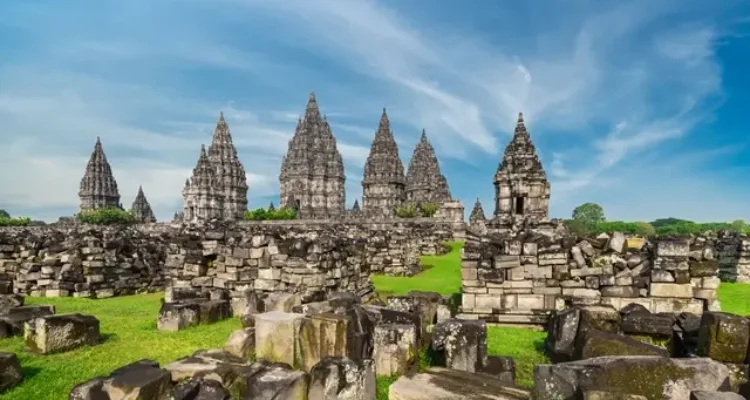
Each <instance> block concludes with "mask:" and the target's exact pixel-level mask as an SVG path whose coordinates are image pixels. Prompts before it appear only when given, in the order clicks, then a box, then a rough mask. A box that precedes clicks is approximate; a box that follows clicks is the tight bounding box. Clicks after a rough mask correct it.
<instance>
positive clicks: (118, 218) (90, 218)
mask: <svg viewBox="0 0 750 400" xmlns="http://www.w3.org/2000/svg"><path fill="white" fill-rule="evenodd" d="M76 218H77V219H78V221H79V222H82V223H84V224H96V225H115V224H132V223H134V222H135V218H134V217H133V214H131V213H130V211H129V210H123V209H121V208H117V207H106V208H99V209H96V210H87V211H83V212H81V213H80V214H78V215H77V216H76Z"/></svg>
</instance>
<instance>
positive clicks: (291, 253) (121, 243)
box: [0, 218, 463, 298]
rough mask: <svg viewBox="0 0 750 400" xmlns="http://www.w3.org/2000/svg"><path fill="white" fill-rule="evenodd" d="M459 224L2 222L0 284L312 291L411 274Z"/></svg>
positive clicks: (36, 292)
mask: <svg viewBox="0 0 750 400" xmlns="http://www.w3.org/2000/svg"><path fill="white" fill-rule="evenodd" d="M462 229H463V224H458V223H449V222H444V221H441V220H437V219H429V218H418V219H408V220H405V219H394V220H367V219H362V220H344V221H343V222H341V223H338V222H333V221H331V220H305V221H300V220H294V221H262V222H240V223H236V224H229V225H227V224H222V225H215V226H209V225H202V226H193V225H179V224H143V225H133V226H124V227H123V226H119V227H118V226H110V227H99V226H72V227H56V228H51V227H23V228H19V227H13V228H0V283H2V284H3V285H5V286H8V287H10V286H12V287H13V291H14V292H15V293H20V294H28V295H32V296H48V297H58V296H70V295H72V296H77V297H94V298H106V297H111V296H115V295H122V294H131V293H135V292H141V291H153V290H164V288H165V287H168V286H174V287H180V288H187V287H190V288H193V289H196V290H198V291H201V292H210V291H213V290H215V289H225V291H229V292H230V293H233V294H234V295H236V296H244V293H245V292H246V291H247V290H257V291H261V292H266V293H270V292H288V293H299V294H315V293H319V292H326V291H352V292H356V293H360V294H363V295H364V294H366V293H367V292H369V291H371V285H370V282H369V276H370V274H371V273H383V274H388V275H412V274H414V273H416V272H418V271H419V270H420V267H419V255H420V254H440V253H442V252H444V251H445V249H444V247H443V245H442V243H444V242H447V241H451V240H454V238H458V237H460V236H461V234H462Z"/></svg>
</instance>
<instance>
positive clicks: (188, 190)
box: [178, 113, 248, 222]
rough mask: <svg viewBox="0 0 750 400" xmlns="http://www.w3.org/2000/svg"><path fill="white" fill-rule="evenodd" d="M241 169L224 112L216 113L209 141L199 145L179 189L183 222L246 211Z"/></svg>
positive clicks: (234, 217) (238, 216) (226, 217)
mask: <svg viewBox="0 0 750 400" xmlns="http://www.w3.org/2000/svg"><path fill="white" fill-rule="evenodd" d="M247 189H248V187H247V179H246V177H245V169H244V167H243V166H242V163H241V162H240V160H239V158H238V156H237V149H236V148H235V146H234V144H233V142H232V134H231V132H230V130H229V125H228V124H227V122H226V121H225V120H224V113H220V114H219V120H218V121H217V122H216V129H215V130H214V134H213V137H212V139H211V145H210V146H209V148H208V151H206V147H205V146H204V145H201V151H200V155H199V157H198V162H197V164H196V166H195V168H194V169H193V175H192V177H190V179H188V180H186V181H185V187H184V188H183V190H182V196H183V199H184V206H183V209H182V215H181V216H178V218H180V219H182V221H184V222H200V221H207V220H239V219H242V218H243V217H244V215H245V212H246V211H247Z"/></svg>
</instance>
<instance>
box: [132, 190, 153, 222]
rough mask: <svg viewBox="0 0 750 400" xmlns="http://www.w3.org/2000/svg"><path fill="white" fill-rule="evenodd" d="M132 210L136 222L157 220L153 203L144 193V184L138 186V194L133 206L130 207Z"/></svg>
mask: <svg viewBox="0 0 750 400" xmlns="http://www.w3.org/2000/svg"><path fill="white" fill-rule="evenodd" d="M130 212H131V213H132V214H133V217H134V218H135V220H136V222H140V223H149V222H156V216H155V215H154V211H153V210H152V209H151V204H149V203H148V200H147V199H146V195H145V194H144V193H143V187H142V186H138V194H137V195H136V196H135V200H134V201H133V206H132V207H130Z"/></svg>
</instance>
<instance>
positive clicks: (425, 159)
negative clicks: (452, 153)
mask: <svg viewBox="0 0 750 400" xmlns="http://www.w3.org/2000/svg"><path fill="white" fill-rule="evenodd" d="M406 199H407V201H410V202H413V203H444V202H447V201H451V194H450V191H449V190H448V182H447V180H446V179H445V176H444V175H443V174H442V173H441V172H440V164H439V163H438V159H437V155H435V149H434V148H433V147H432V144H431V143H430V141H429V140H428V139H427V132H426V131H425V130H424V129H422V135H421V136H420V138H419V142H418V143H417V147H416V148H415V149H414V153H413V154H412V157H411V160H409V169H408V171H407V173H406Z"/></svg>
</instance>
